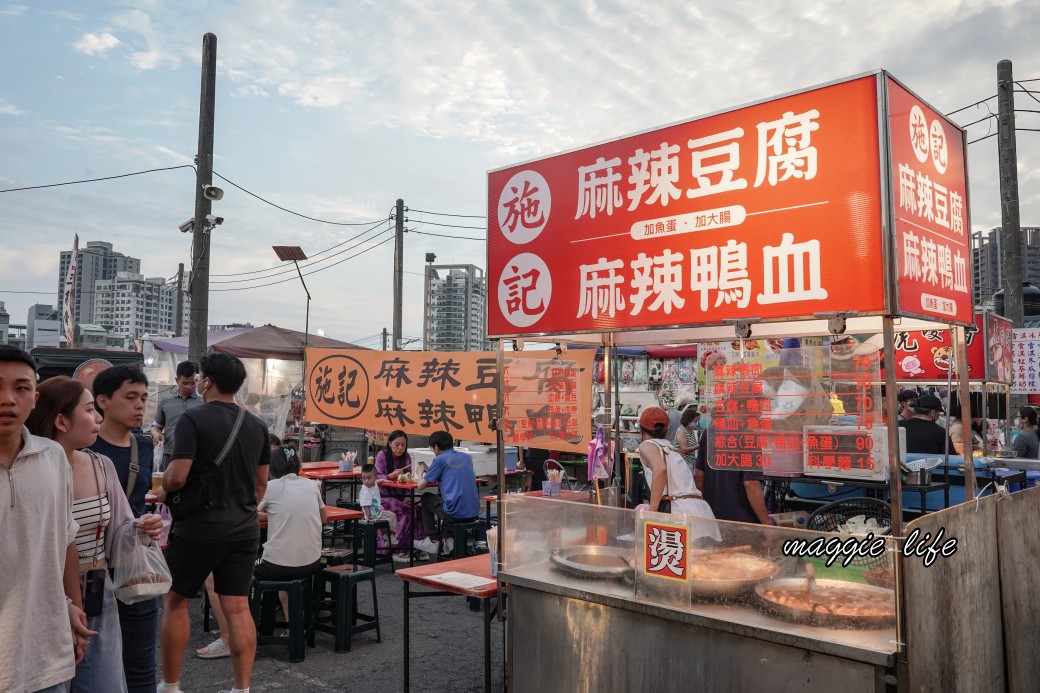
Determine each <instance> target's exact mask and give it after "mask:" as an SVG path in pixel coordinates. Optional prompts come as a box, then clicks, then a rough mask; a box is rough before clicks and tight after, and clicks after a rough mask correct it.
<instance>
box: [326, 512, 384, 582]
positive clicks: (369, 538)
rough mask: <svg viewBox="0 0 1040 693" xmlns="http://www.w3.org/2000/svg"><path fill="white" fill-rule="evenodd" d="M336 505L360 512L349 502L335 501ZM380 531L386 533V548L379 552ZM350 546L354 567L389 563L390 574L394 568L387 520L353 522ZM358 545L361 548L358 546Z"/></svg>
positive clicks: (373, 566)
mask: <svg viewBox="0 0 1040 693" xmlns="http://www.w3.org/2000/svg"><path fill="white" fill-rule="evenodd" d="M336 505H337V506H339V507H341V508H347V509H349V510H357V511H358V512H362V510H361V506H360V505H358V504H357V503H352V502H350V501H336ZM380 530H384V531H385V532H386V546H387V548H385V549H382V550H380V548H379V541H378V538H377V537H378V534H379V531H380ZM350 536H351V546H352V547H353V549H354V561H353V563H354V565H357V564H358V563H360V564H361V565H363V566H365V567H366V568H375V567H376V566H377V565H380V564H382V563H389V564H390V570H391V572H396V568H394V560H393V559H394V547H393V546H391V545H390V541H391V539H392V538H393V535H392V534H391V533H390V522H389V521H388V520H375V521H372V520H354V529H353V535H350ZM358 543H360V544H361V546H360V547H359V546H358ZM359 548H360V551H359V550H358V549H359Z"/></svg>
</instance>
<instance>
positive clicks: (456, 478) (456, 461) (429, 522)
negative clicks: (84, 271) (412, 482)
mask: <svg viewBox="0 0 1040 693" xmlns="http://www.w3.org/2000/svg"><path fill="white" fill-rule="evenodd" d="M454 445H455V444H454V441H452V438H451V434H450V433H448V432H447V431H437V432H435V433H434V434H433V435H431V436H430V449H431V450H433V454H434V455H435V457H434V458H433V463H432V464H431V465H430V469H429V470H428V471H427V472H426V474H425V475H424V476H423V477H422V478H421V479H419V481H418V483H417V484H416V488H417V489H418V490H419V491H422V490H423V489H425V488H426V487H427V485H429V484H431V483H439V484H440V495H438V494H436V493H426V494H423V496H422V501H421V503H422V514H423V525H424V526H425V528H426V533H427V535H429V536H428V537H427V538H426V539H423V540H422V541H417V542H415V547H416V548H417V549H421V550H423V551H426V552H428V553H433V554H434V555H436V553H437V552H438V541H439V540H440V538H441V535H440V534H438V530H437V519H438V518H440V520H441V531H442V532H443V531H445V530H447V529H448V528H449V527H450V526H451V525H453V524H455V523H457V522H473V521H474V520H476V519H477V516H478V515H479V514H480V497H479V494H478V493H477V475H476V473H475V472H474V471H473V458H472V457H470V456H469V454H468V453H465V452H459V451H457V450H455V447H454ZM444 545H445V548H446V549H447V550H448V551H449V552H450V551H451V550H452V549H453V548H454V544H453V541H452V539H451V537H448V539H447V540H446V541H445V544H444Z"/></svg>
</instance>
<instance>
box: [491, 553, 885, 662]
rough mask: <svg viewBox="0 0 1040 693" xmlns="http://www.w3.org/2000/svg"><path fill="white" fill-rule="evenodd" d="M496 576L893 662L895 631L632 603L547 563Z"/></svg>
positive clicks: (630, 596) (611, 585)
mask: <svg viewBox="0 0 1040 693" xmlns="http://www.w3.org/2000/svg"><path fill="white" fill-rule="evenodd" d="M500 575H501V579H502V581H504V582H507V583H509V584H510V585H515V586H518V587H524V588H529V589H531V590H538V591H541V592H545V593H549V594H554V595H559V596H561V597H566V598H571V599H576V600H580V601H584V602H591V603H595V604H600V605H603V606H607V607H612V608H616V609H623V610H626V611H630V612H634V613H638V614H642V615H647V616H652V617H654V618H657V619H663V620H666V621H672V622H675V623H677V624H684V625H690V626H696V627H699V628H705V629H710V630H712V631H718V632H723V633H729V634H732V635H735V636H740V637H745V638H754V639H755V640H759V641H764V642H769V643H775V644H778V645H782V646H785V647H790V648H797V649H798V650H804V651H808V652H817V653H820V654H822V655H828V656H832V657H837V658H841V659H843V660H850V661H855V662H861V663H863V664H868V665H873V666H878V667H891V666H893V665H894V664H895V654H896V652H897V647H896V642H895V641H896V633H895V629H894V628H888V629H880V630H866V629H864V630H846V629H837V628H817V627H812V626H807V625H802V624H797V623H789V622H786V621H780V620H778V619H775V618H772V617H770V616H768V615H766V614H764V613H761V612H760V611H757V610H755V609H754V608H751V607H750V606H742V605H739V604H727V603H716V602H709V601H705V602H698V601H694V602H693V604H692V605H690V606H689V607H688V608H687V609H685V610H680V609H674V608H670V607H667V606H662V605H659V604H654V603H650V602H644V601H637V600H636V599H635V597H634V592H633V588H632V586H631V585H628V584H625V583H623V582H618V581H609V580H583V579H579V578H575V577H571V576H569V575H566V574H564V573H561V572H559V571H557V570H554V569H553V568H552V567H551V565H550V564H549V563H548V562H543V563H537V564H534V565H530V566H527V567H524V568H519V569H504V570H502V571H501V573H500Z"/></svg>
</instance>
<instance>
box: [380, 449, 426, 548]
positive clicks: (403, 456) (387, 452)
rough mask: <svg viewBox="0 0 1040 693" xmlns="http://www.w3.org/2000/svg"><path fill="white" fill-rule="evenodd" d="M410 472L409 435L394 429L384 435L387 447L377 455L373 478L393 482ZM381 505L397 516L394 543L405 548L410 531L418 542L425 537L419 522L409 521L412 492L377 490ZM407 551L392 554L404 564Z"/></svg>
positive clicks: (394, 489) (410, 518)
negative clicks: (387, 434) (387, 436)
mask: <svg viewBox="0 0 1040 693" xmlns="http://www.w3.org/2000/svg"><path fill="white" fill-rule="evenodd" d="M410 471H412V456H411V455H409V454H408V435H407V434H406V433H405V432H404V431H400V430H398V431H394V432H393V433H391V434H390V437H389V438H387V441H386V447H385V448H383V449H382V450H380V451H379V454H378V455H376V478H378V479H388V480H390V481H396V480H397V477H399V476H400V475H401V474H404V473H405V472H410ZM380 495H381V496H382V502H383V508H384V509H385V510H389V511H390V512H392V513H393V514H394V515H397V536H396V540H395V542H394V543H395V544H396V546H398V547H407V546H408V541H409V534H411V535H412V537H413V538H414V539H415V541H418V540H420V539H425V538H426V532H425V531H424V530H423V527H422V523H421V522H416V523H413V522H412V505H411V494H410V493H409V492H408V491H406V490H405V489H396V488H386V489H380ZM408 559H409V556H408V551H407V550H406V549H401V550H399V551H397V552H396V553H394V560H395V561H399V562H402V563H407V562H408Z"/></svg>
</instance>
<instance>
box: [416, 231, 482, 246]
mask: <svg viewBox="0 0 1040 693" xmlns="http://www.w3.org/2000/svg"><path fill="white" fill-rule="evenodd" d="M409 231H410V232H411V233H417V234H419V235H420V236H437V237H438V238H457V239H458V240H460V241H481V242H484V243H486V242H487V239H486V238H472V237H471V236H449V235H448V234H446V233H432V232H430V231H416V230H415V229H409Z"/></svg>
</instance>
